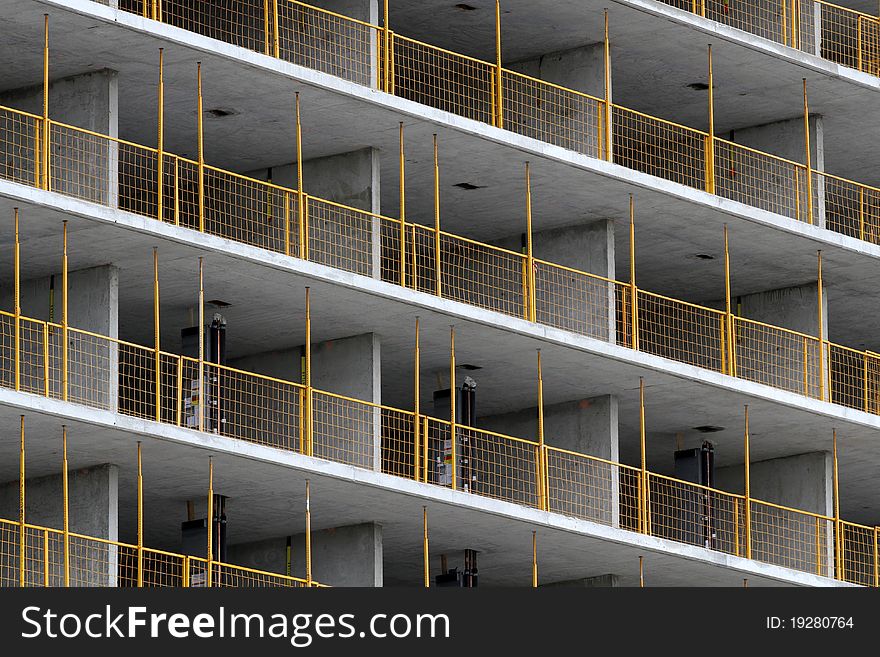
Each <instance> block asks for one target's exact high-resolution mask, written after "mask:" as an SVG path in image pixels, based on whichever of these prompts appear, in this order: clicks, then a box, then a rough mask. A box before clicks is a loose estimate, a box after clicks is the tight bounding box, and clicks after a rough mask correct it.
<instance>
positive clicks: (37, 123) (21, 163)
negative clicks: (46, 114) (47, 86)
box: [0, 107, 42, 185]
mask: <svg viewBox="0 0 880 657" xmlns="http://www.w3.org/2000/svg"><path fill="white" fill-rule="evenodd" d="M41 129H42V119H38V118H37V117H35V116H33V115H30V114H25V113H24V112H18V111H16V110H12V109H7V108H6V107H0V178H3V179H4V180H11V181H13V182H19V183H24V184H27V185H36V184H38V183H39V171H40V168H39V164H38V162H39V159H40V158H39V156H40V144H39V141H40V134H41Z"/></svg>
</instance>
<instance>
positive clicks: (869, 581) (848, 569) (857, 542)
mask: <svg viewBox="0 0 880 657" xmlns="http://www.w3.org/2000/svg"><path fill="white" fill-rule="evenodd" d="M838 530H839V535H838V537H837V538H838V550H840V556H839V564H840V572H838V573H837V577H838V578H839V579H842V580H843V581H845V582H850V583H851V584H858V585H860V586H877V583H878V572H877V567H878V564H877V561H876V559H877V551H876V544H875V541H876V540H877V531H876V530H875V529H874V528H873V527H866V526H864V525H856V524H854V523H851V522H844V521H841V522H840V524H839V525H838Z"/></svg>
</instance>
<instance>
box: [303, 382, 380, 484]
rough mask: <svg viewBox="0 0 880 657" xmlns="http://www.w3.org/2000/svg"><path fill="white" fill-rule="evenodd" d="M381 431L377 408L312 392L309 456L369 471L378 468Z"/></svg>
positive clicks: (339, 397)
mask: <svg viewBox="0 0 880 657" xmlns="http://www.w3.org/2000/svg"><path fill="white" fill-rule="evenodd" d="M381 428H382V407H381V406H377V405H373V404H369V403H367V402H363V401H358V400H355V399H349V398H348V397H342V396H339V395H334V394H330V393H327V392H318V391H313V393H312V432H313V437H312V440H313V445H312V454H313V456H316V457H318V458H323V459H328V460H330V461H336V462H337V463H345V464H347V465H354V466H357V467H361V468H366V469H368V470H372V469H373V468H374V467H379V465H380V463H379V461H378V459H379V458H381V454H380V444H381V443H380V439H379V435H380V431H381Z"/></svg>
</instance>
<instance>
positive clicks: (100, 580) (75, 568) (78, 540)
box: [68, 534, 120, 587]
mask: <svg viewBox="0 0 880 657" xmlns="http://www.w3.org/2000/svg"><path fill="white" fill-rule="evenodd" d="M119 549H120V547H119V545H118V544H117V543H113V542H111V541H105V540H102V539H97V538H92V537H89V536H82V535H79V534H71V535H70V538H69V546H68V559H69V563H70V586H99V587H103V586H110V587H115V586H116V585H117V575H118V569H119Z"/></svg>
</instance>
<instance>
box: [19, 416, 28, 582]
mask: <svg viewBox="0 0 880 657" xmlns="http://www.w3.org/2000/svg"><path fill="white" fill-rule="evenodd" d="M24 488H25V484H24V415H22V416H21V425H20V427H19V437H18V585H19V586H24V585H25V550H26V549H27V544H26V542H25V518H24V515H25V514H24Z"/></svg>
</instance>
